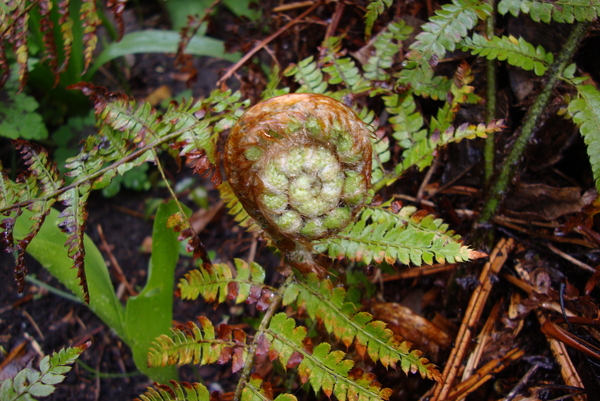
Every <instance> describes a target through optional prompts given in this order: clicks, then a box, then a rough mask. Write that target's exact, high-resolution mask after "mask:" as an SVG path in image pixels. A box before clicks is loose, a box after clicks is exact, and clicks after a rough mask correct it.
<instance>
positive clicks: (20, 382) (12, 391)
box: [0, 341, 92, 401]
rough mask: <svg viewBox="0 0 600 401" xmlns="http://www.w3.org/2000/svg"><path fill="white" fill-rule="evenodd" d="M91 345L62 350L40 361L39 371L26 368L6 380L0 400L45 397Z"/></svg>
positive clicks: (63, 378) (89, 343)
mask: <svg viewBox="0 0 600 401" xmlns="http://www.w3.org/2000/svg"><path fill="white" fill-rule="evenodd" d="M90 345H92V342H91V341H88V342H86V343H85V344H83V345H81V346H79V347H72V348H63V349H61V350H60V351H58V352H54V353H53V354H52V355H48V356H45V357H44V358H43V359H42V360H41V361H40V367H39V369H40V370H39V371H38V370H35V369H33V368H32V367H30V366H28V367H26V368H25V369H23V370H21V371H20V372H19V373H17V375H16V376H15V377H14V378H12V379H6V380H4V381H3V382H2V386H1V387H0V400H3V401H11V400H34V398H33V397H46V396H48V395H50V394H52V393H53V392H54V386H55V385H56V384H59V383H62V382H63V380H65V374H66V373H67V372H68V371H70V370H71V367H70V366H68V365H71V364H73V362H75V360H76V359H77V358H78V357H79V355H81V353H82V352H83V351H85V350H86V349H88V348H89V347H90Z"/></svg>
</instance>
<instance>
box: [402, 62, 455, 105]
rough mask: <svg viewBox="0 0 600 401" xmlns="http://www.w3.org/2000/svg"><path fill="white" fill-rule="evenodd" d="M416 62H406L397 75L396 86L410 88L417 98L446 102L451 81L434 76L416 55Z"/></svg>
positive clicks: (427, 64) (430, 69)
mask: <svg viewBox="0 0 600 401" xmlns="http://www.w3.org/2000/svg"><path fill="white" fill-rule="evenodd" d="M412 57H413V58H417V60H407V61H406V62H405V65H404V69H402V70H401V71H400V73H399V74H398V85H400V86H404V87H408V88H410V89H411V90H412V91H413V93H414V94H415V95H417V96H423V97H430V98H432V99H433V100H446V95H447V94H448V91H449V90H450V85H451V84H452V81H450V80H449V79H448V78H446V77H444V76H441V75H435V74H434V73H433V68H431V65H430V64H429V62H428V61H427V60H425V59H424V58H422V57H420V56H419V55H417V54H414V53H413V55H412Z"/></svg>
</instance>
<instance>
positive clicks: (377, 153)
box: [371, 136, 391, 185]
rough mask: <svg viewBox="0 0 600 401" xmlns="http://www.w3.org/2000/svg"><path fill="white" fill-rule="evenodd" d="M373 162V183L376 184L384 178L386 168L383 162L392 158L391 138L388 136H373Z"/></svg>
mask: <svg viewBox="0 0 600 401" xmlns="http://www.w3.org/2000/svg"><path fill="white" fill-rule="evenodd" d="M371 144H372V145H373V162H372V167H371V184H373V185H374V184H376V183H377V182H379V181H381V180H382V179H383V176H384V174H385V168H384V167H383V164H384V163H386V162H388V161H389V160H390V157H391V154H390V139H389V138H388V137H387V136H384V137H382V138H372V139H371Z"/></svg>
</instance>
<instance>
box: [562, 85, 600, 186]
mask: <svg viewBox="0 0 600 401" xmlns="http://www.w3.org/2000/svg"><path fill="white" fill-rule="evenodd" d="M576 88H577V94H578V97H577V99H574V100H572V101H571V103H569V113H570V114H571V115H572V116H573V121H574V122H575V123H576V124H579V131H580V132H581V135H583V140H584V141H585V143H586V145H587V153H588V156H589V158H590V164H591V165H592V172H593V174H594V181H595V182H596V189H597V190H598V191H600V92H599V91H598V89H596V88H595V87H594V86H591V85H577V86H576Z"/></svg>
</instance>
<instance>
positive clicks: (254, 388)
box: [242, 373, 297, 401]
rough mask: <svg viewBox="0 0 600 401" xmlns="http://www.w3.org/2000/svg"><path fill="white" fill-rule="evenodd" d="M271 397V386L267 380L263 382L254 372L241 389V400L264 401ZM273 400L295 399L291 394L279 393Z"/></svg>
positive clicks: (286, 400)
mask: <svg viewBox="0 0 600 401" xmlns="http://www.w3.org/2000/svg"><path fill="white" fill-rule="evenodd" d="M272 399H273V388H272V387H271V384H270V383H269V382H263V379H262V377H260V375H259V374H257V373H255V374H253V375H252V376H250V380H248V383H246V386H245V387H244V389H243V390H242V401H265V400H272ZM275 401H297V398H296V397H294V396H293V395H291V394H285V393H284V394H279V395H278V396H277V398H275Z"/></svg>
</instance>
